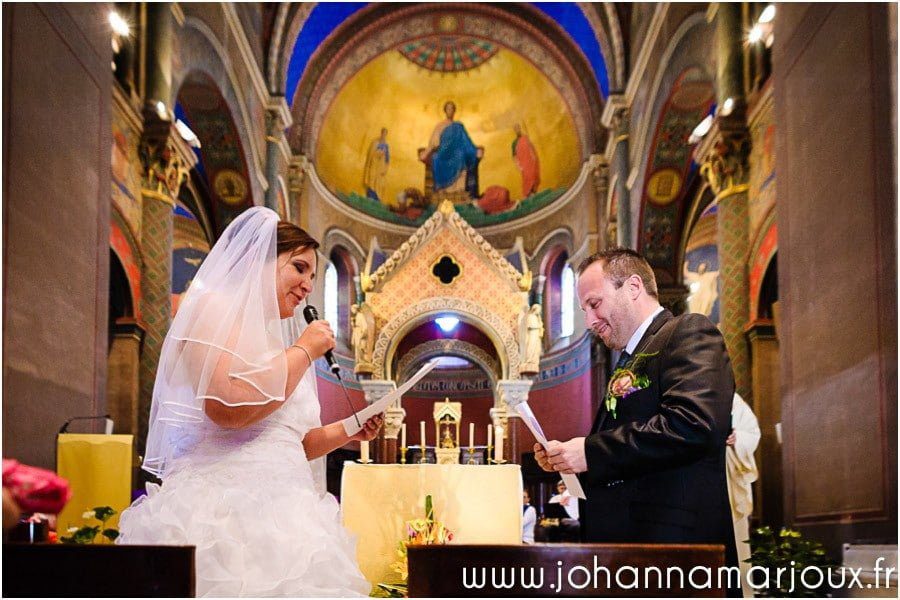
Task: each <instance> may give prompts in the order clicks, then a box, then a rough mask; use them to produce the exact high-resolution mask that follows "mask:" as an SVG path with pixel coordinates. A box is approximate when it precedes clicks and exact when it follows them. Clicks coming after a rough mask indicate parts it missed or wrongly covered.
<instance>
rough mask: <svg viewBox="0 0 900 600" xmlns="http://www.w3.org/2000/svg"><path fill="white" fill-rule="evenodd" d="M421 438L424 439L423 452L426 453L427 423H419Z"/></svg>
mask: <svg viewBox="0 0 900 600" xmlns="http://www.w3.org/2000/svg"><path fill="white" fill-rule="evenodd" d="M419 437H420V438H421V439H422V452H425V421H419Z"/></svg>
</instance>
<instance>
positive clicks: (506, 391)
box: [491, 379, 534, 414]
mask: <svg viewBox="0 0 900 600" xmlns="http://www.w3.org/2000/svg"><path fill="white" fill-rule="evenodd" d="M532 385H534V382H533V381H532V380H530V379H501V380H500V381H498V382H497V397H498V398H499V402H500V405H499V406H498V407H497V408H495V409H492V411H491V414H493V411H494V410H500V409H502V410H504V411H509V410H511V409H513V408H514V407H515V406H516V405H517V404H521V403H522V402H525V401H526V400H528V392H529V391H530V390H531V386H532Z"/></svg>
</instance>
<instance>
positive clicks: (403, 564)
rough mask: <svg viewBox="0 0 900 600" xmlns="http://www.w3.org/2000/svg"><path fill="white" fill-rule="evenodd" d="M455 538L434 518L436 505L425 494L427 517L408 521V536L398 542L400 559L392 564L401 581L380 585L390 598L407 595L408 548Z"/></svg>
mask: <svg viewBox="0 0 900 600" xmlns="http://www.w3.org/2000/svg"><path fill="white" fill-rule="evenodd" d="M452 539H453V533H452V532H451V531H450V530H449V529H447V528H446V527H445V526H444V525H443V523H441V522H440V521H436V520H435V518H434V506H433V504H432V501H431V495H430V494H429V495H427V496H425V518H424V519H412V520H409V521H407V522H406V538H405V539H402V540H400V541H399V542H398V543H397V558H398V560H397V561H396V562H394V563H393V564H392V565H391V570H393V571H394V572H395V573H397V575H399V577H400V582H399V583H393V584H390V583H379V584H378V587H379V588H380V589H381V590H382V591H383V592H385V593H386V595H387V597H390V598H405V597H406V596H407V592H408V588H407V580H408V579H409V561H408V553H407V548H408V547H409V546H411V545H431V544H446V543H448V542H450V541H451V540H452Z"/></svg>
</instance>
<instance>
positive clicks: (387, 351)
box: [372, 298, 520, 379]
mask: <svg viewBox="0 0 900 600" xmlns="http://www.w3.org/2000/svg"><path fill="white" fill-rule="evenodd" d="M444 312H452V313H454V314H455V315H457V316H459V318H460V319H461V320H463V321H466V322H467V323H469V324H470V325H472V326H473V327H476V328H477V329H479V330H480V331H481V332H482V333H484V334H485V335H486V336H487V337H488V339H490V340H491V343H493V344H494V348H495V349H496V351H497V356H498V358H499V360H500V374H501V379H515V378H517V377H518V375H519V363H520V356H519V345H518V342H517V341H516V338H515V336H514V334H513V332H512V330H511V329H510V328H509V327H508V326H507V325H506V324H504V323H503V322H502V320H501V318H500V316H499V315H497V314H495V313H492V312H490V311H489V310H487V309H485V308H484V307H482V306H481V305H479V304H477V303H475V302H472V301H470V300H465V299H461V298H428V299H425V300H421V301H419V302H416V303H415V304H413V305H411V306H408V307H406V308H405V309H404V310H402V311H400V312H399V313H396V314H395V315H394V316H393V318H391V320H390V321H388V322H387V324H386V325H385V326H384V327H383V328H382V329H381V331H379V332H378V337H377V338H376V340H375V349H374V352H373V357H372V362H373V363H374V364H375V372H376V373H383V374H384V379H391V378H392V375H393V374H392V372H391V363H392V362H393V358H394V353H395V352H396V351H397V347H398V346H399V344H400V342H401V341H402V340H403V338H404V337H405V336H406V334H407V333H409V332H410V331H412V330H413V329H414V328H415V327H418V326H419V325H421V324H422V323H425V322H427V321H430V320H433V319H434V317H435V316H436V315H438V314H439V313H444Z"/></svg>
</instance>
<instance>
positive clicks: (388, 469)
mask: <svg viewBox="0 0 900 600" xmlns="http://www.w3.org/2000/svg"><path fill="white" fill-rule="evenodd" d="M427 494H431V497H432V500H433V502H434V514H435V518H436V519H437V520H439V521H441V522H442V523H443V524H444V525H445V526H446V527H447V528H448V529H450V531H451V532H453V541H452V542H450V543H451V544H520V543H522V473H521V469H520V467H519V465H513V464H509V465H434V464H426V465H418V464H416V465H374V464H369V465H363V464H359V463H355V462H346V463H344V473H343V477H342V480H341V514H342V515H343V522H344V526H345V527H346V528H347V529H348V530H350V532H351V533H353V534H355V535H356V537H357V546H356V556H357V558H358V560H359V567H360V570H361V571H362V573H363V575H364V576H365V577H366V579H368V580H369V581H370V582H371V583H373V584H375V583H379V582H383V581H394V580H396V574H395V573H393V572H392V571H391V569H390V565H391V563H393V562H394V561H396V560H397V542H399V541H400V540H401V539H405V536H406V527H405V523H406V521H408V520H410V519H415V518H422V517H424V516H425V496H426V495H427Z"/></svg>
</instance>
